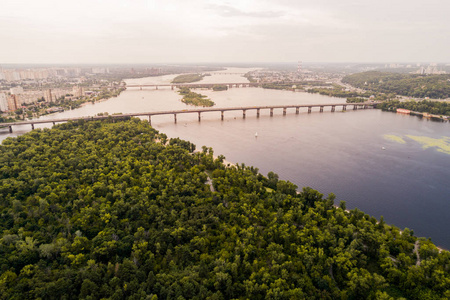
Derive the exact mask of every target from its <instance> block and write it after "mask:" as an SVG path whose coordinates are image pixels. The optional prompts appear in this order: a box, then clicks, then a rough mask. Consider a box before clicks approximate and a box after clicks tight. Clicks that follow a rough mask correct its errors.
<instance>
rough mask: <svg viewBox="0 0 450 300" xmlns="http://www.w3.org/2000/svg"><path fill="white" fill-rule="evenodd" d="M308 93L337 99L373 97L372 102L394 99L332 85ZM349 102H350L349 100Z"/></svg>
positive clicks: (384, 95) (388, 96)
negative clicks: (331, 86)
mask: <svg viewBox="0 0 450 300" xmlns="http://www.w3.org/2000/svg"><path fill="white" fill-rule="evenodd" d="M307 92H308V93H313V94H320V95H325V96H330V97H338V98H347V99H354V98H366V100H367V99H369V98H370V97H371V96H374V98H373V100H377V101H379V100H387V99H390V98H393V97H395V95H392V94H391V95H386V94H384V93H372V92H364V93H360V92H357V91H346V90H345V88H344V87H343V86H340V85H337V84H335V85H333V88H323V87H315V88H311V89H308V90H307ZM350 101H351V100H350Z"/></svg>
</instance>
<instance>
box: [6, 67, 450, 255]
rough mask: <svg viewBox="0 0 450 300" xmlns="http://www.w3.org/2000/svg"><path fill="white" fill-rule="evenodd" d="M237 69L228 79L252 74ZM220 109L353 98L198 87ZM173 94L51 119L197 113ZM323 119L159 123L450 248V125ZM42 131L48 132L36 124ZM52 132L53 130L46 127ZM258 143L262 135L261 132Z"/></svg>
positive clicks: (238, 116)
mask: <svg viewBox="0 0 450 300" xmlns="http://www.w3.org/2000/svg"><path fill="white" fill-rule="evenodd" d="M246 71H248V69H235V68H230V69H228V70H227V71H223V72H241V73H245V72H246ZM174 76H175V75H170V76H160V77H149V78H142V79H130V80H126V81H127V83H128V84H139V83H141V84H145V83H147V84H152V83H169V82H170V80H171V79H172V78H173V77H174ZM204 81H205V82H230V83H231V82H247V80H246V79H245V78H244V77H242V76H240V75H225V74H222V75H212V76H208V77H205V79H204ZM197 92H199V93H202V94H205V95H207V96H208V97H210V98H211V100H213V101H214V102H215V103H216V107H235V106H253V105H271V104H281V105H282V104H319V103H342V102H344V101H345V100H344V99H339V98H332V97H326V96H320V95H313V94H307V93H301V92H290V91H277V90H264V89H261V88H234V87H233V88H231V89H229V90H228V91H221V92H213V91H211V90H197ZM180 99H181V96H180V95H178V94H177V93H176V91H172V90H171V89H170V88H161V87H160V88H159V89H158V90H156V89H144V90H139V89H131V88H130V89H129V90H127V91H125V92H123V93H122V94H121V95H120V96H119V97H117V98H113V99H110V100H107V101H104V102H100V103H96V104H94V105H91V104H89V105H86V106H83V107H81V108H79V109H76V110H72V111H66V112H63V113H59V114H53V115H47V116H45V117H42V118H46V119H51V118H64V117H79V116H92V115H95V114H97V113H99V112H109V113H110V114H111V113H118V112H122V113H131V112H146V111H160V110H171V109H173V110H175V109H192V108H193V107H188V106H186V105H185V104H183V103H182V102H180ZM340 110H341V108H340V107H338V109H337V110H336V112H330V109H325V111H324V112H323V113H320V112H318V110H313V112H312V113H311V114H308V113H307V111H306V109H301V110H300V114H298V115H296V114H295V110H294V109H291V110H289V109H288V111H287V115H286V116H283V115H282V110H281V109H278V110H277V109H276V110H275V111H274V116H273V117H270V116H269V111H268V110H261V117H260V118H256V112H255V111H247V117H246V118H245V119H243V118H242V112H240V111H236V112H225V119H224V121H221V120H220V113H218V112H213V113H203V114H202V121H201V122H198V120H197V114H184V115H178V116H177V119H178V123H177V124H174V122H173V116H156V117H153V118H152V125H153V126H154V127H155V128H156V129H158V130H159V131H161V132H164V133H166V134H167V135H168V136H169V137H180V138H182V139H185V140H189V141H191V142H193V143H195V144H196V145H197V148H201V146H202V145H206V146H208V147H212V148H213V149H214V153H215V154H216V155H219V154H223V155H224V156H225V157H226V159H227V160H228V161H231V162H238V163H245V164H246V165H252V166H255V167H257V168H259V171H260V172H261V173H262V174H267V173H268V172H269V171H274V172H275V173H278V174H279V176H280V178H281V179H284V180H289V181H291V182H293V183H295V184H296V185H297V186H298V187H299V189H301V188H302V187H304V186H310V187H312V188H314V189H317V190H319V191H320V192H321V193H323V194H324V195H328V193H334V194H336V196H337V198H336V204H339V201H341V200H342V201H346V202H347V208H349V209H352V208H355V207H358V208H359V209H360V210H362V211H364V212H366V213H368V214H370V215H373V216H375V217H376V218H379V217H380V216H384V219H385V221H386V222H387V223H390V224H394V225H396V226H399V227H400V228H405V227H408V228H410V229H413V230H414V233H415V234H416V235H417V236H424V237H431V239H432V241H433V242H434V243H435V244H437V245H438V246H441V247H443V248H446V249H450V233H449V229H450V217H449V214H450V179H449V178H450V134H449V130H450V124H449V123H438V122H431V121H427V120H422V119H419V118H417V117H412V116H405V115H398V114H394V113H387V112H382V111H380V110H374V109H367V110H357V111H353V110H347V111H346V112H342V111H340ZM36 127H40V126H36ZM41 127H43V126H41ZM29 130H30V126H23V127H18V126H15V127H14V133H13V134H9V133H8V132H7V131H6V130H5V129H3V130H2V132H1V133H0V140H3V139H4V138H6V137H8V136H16V135H19V134H23V133H24V132H27V131H29ZM256 133H258V134H257V137H255V134H256Z"/></svg>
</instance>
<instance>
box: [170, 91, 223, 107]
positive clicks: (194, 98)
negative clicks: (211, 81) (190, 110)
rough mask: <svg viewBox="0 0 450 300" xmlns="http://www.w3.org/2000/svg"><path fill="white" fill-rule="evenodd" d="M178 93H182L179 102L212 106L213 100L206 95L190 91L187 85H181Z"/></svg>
mask: <svg viewBox="0 0 450 300" xmlns="http://www.w3.org/2000/svg"><path fill="white" fill-rule="evenodd" d="M178 93H179V94H180V95H183V99H181V102H183V103H186V104H188V105H194V106H203V107H211V106H214V105H215V103H214V101H211V100H210V99H208V98H207V96H205V95H202V94H199V93H195V92H192V91H191V90H190V89H189V88H188V87H181V88H180V89H179V91H178Z"/></svg>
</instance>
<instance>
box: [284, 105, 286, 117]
mask: <svg viewBox="0 0 450 300" xmlns="http://www.w3.org/2000/svg"><path fill="white" fill-rule="evenodd" d="M285 115H286V107H283V116H285Z"/></svg>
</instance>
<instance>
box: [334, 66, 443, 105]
mask: <svg viewBox="0 0 450 300" xmlns="http://www.w3.org/2000/svg"><path fill="white" fill-rule="evenodd" d="M342 82H344V83H348V84H350V85H352V86H355V87H358V88H361V89H365V90H369V91H372V92H378V93H395V94H397V95H403V96H408V97H414V98H426V97H429V98H431V99H445V98H450V74H441V75H419V74H400V73H389V72H378V71H370V72H363V73H356V74H352V75H348V76H345V77H344V78H343V79H342Z"/></svg>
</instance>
